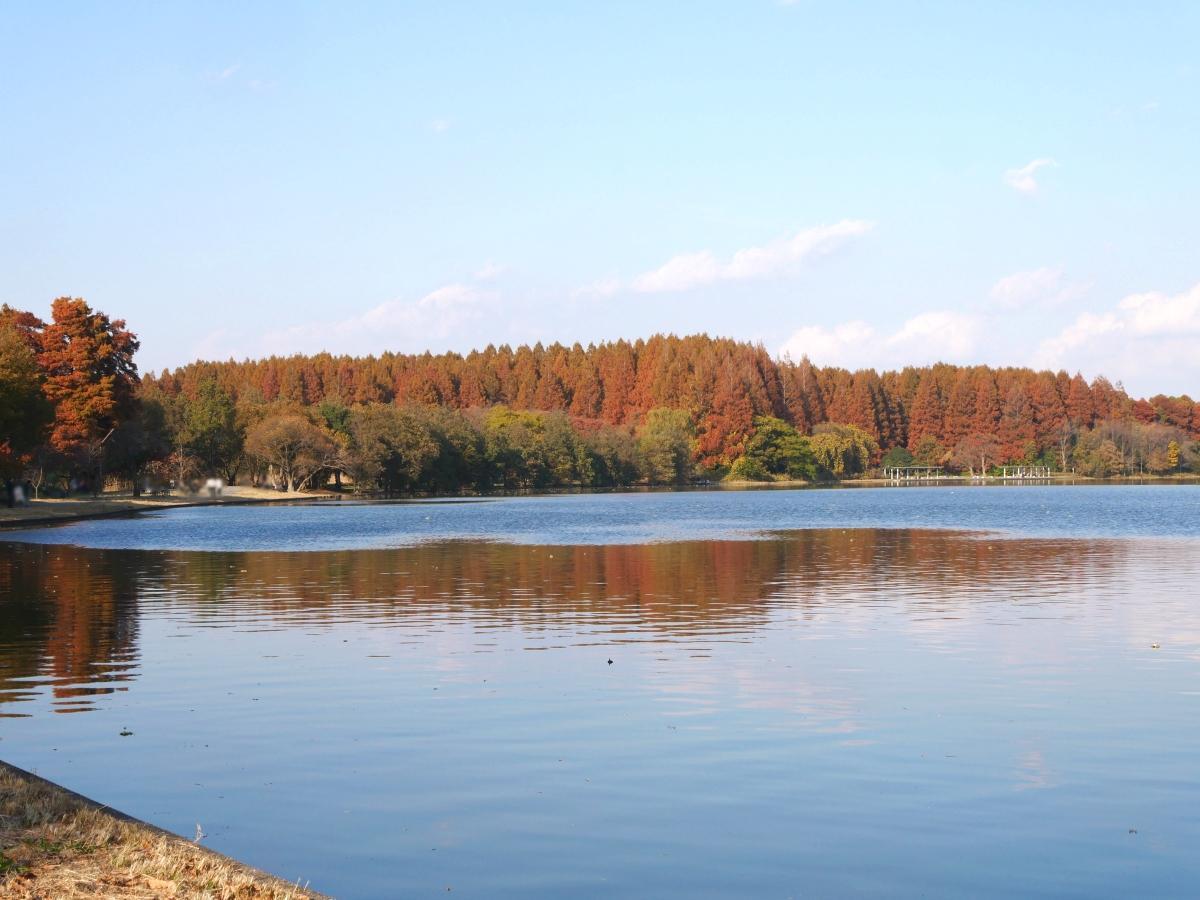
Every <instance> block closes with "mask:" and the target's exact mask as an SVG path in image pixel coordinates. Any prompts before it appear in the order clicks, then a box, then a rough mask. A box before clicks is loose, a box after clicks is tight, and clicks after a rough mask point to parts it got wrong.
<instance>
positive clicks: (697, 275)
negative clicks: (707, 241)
mask: <svg viewBox="0 0 1200 900" xmlns="http://www.w3.org/2000/svg"><path fill="white" fill-rule="evenodd" d="M720 277H721V265H720V263H718V262H717V260H716V258H715V257H714V256H713V255H712V254H711V253H710V252H709V251H707V250H702V251H701V252H699V253H685V254H681V255H680V256H676V257H673V258H671V259H669V260H667V261H666V262H665V263H663V264H662V265H661V266H659V267H658V268H657V269H655V270H654V271H652V272H643V273H642V274H641V275H639V276H637V278H635V279H633V289H634V290H635V291H638V292H639V293H643V294H652V293H658V292H660V291H686V290H688V289H689V288H694V287H698V286H699V285H702V284H711V283H712V282H714V281H716V280H717V279H719V278H720Z"/></svg>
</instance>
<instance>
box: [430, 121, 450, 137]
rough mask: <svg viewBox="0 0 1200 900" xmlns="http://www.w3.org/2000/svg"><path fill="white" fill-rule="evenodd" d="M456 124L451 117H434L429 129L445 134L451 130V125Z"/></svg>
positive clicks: (435, 132)
mask: <svg viewBox="0 0 1200 900" xmlns="http://www.w3.org/2000/svg"><path fill="white" fill-rule="evenodd" d="M452 124H454V123H453V122H451V121H450V120H449V119H434V120H433V121H432V122H430V123H429V129H430V130H431V131H432V132H433V133H434V134H445V133H446V132H447V131H449V130H450V126H451V125H452Z"/></svg>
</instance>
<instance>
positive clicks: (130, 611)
mask: <svg viewBox="0 0 1200 900" xmlns="http://www.w3.org/2000/svg"><path fill="white" fill-rule="evenodd" d="M2 546H3V550H2V551H0V596H2V597H3V598H4V600H3V601H2V604H3V605H2V606H0V610H2V612H3V615H0V704H4V706H3V709H4V710H5V712H6V714H8V715H13V714H19V713H20V707H19V705H16V704H19V702H20V701H22V700H28V699H30V698H32V697H34V696H37V693H38V690H39V689H40V688H42V687H48V688H49V689H50V690H51V691H52V693H53V697H54V700H55V703H54V708H55V710H56V711H58V712H73V711H79V710H84V709H87V708H89V707H90V706H92V705H93V704H94V703H95V702H96V699H97V697H99V696H102V695H104V694H107V693H110V692H112V691H116V690H125V686H126V683H127V682H129V681H130V680H132V679H134V678H135V677H136V674H137V670H138V649H137V635H138V621H139V611H140V610H141V609H143V608H145V609H148V610H151V611H153V612H154V613H155V614H156V615H166V616H169V617H171V618H172V619H173V620H175V621H178V622H181V623H182V624H183V626H184V627H186V628H192V629H196V628H211V627H229V628H235V629H239V630H258V629H269V628H296V627H304V628H314V627H318V628H319V627H328V626H332V625H336V624H343V623H348V622H361V623H366V624H368V625H371V626H373V627H381V628H403V629H406V630H408V631H410V632H411V633H412V635H413V636H414V638H422V637H425V636H427V635H428V632H429V630H430V629H437V628H441V627H445V626H450V625H455V624H464V623H469V624H471V625H472V626H473V627H475V628H476V629H477V632H476V634H477V637H478V638H479V641H478V643H479V646H477V647H476V648H475V649H476V650H481V651H486V649H487V646H486V645H487V641H486V640H483V638H482V637H481V636H482V635H486V634H487V630H488V629H504V630H512V629H517V630H519V631H520V633H521V635H522V640H523V642H524V646H525V649H530V650H544V649H553V648H555V647H562V646H567V645H589V644H612V645H619V644H625V643H638V642H650V643H663V644H671V643H676V644H678V643H684V644H695V645H696V647H695V649H697V650H699V651H704V650H705V649H706V647H707V645H709V644H711V643H713V642H744V643H748V642H752V641H754V640H755V639H756V637H758V636H761V632H763V631H764V630H765V629H767V628H769V627H770V626H771V623H772V621H773V619H774V618H776V617H778V616H779V615H780V614H783V615H786V617H788V618H789V619H791V620H793V621H804V620H806V619H812V618H813V617H815V616H817V615H818V614H819V613H820V612H821V611H822V610H825V609H828V608H831V607H837V608H840V609H841V610H842V614H843V616H846V617H850V618H851V619H852V618H853V617H854V616H858V615H861V614H862V612H863V610H869V609H870V608H871V607H874V606H877V605H889V606H892V605H898V606H899V608H900V609H901V611H902V612H903V614H904V615H905V616H906V617H907V618H908V619H909V621H910V627H911V628H913V629H918V630H921V629H923V630H925V631H927V632H928V633H929V634H931V635H936V633H937V631H938V623H939V622H942V621H946V620H953V619H956V618H958V617H961V616H964V615H968V614H970V613H971V612H972V611H974V612H975V613H978V612H979V611H980V610H981V609H986V606H987V604H989V603H1002V604H1011V603H1014V602H1020V601H1021V600H1022V598H1028V597H1036V600H1037V602H1039V603H1046V602H1053V601H1054V600H1055V598H1057V597H1077V596H1078V595H1079V594H1080V592H1081V591H1083V592H1086V591H1087V590H1088V589H1089V585H1095V586H1097V587H1098V588H1099V589H1101V590H1103V591H1110V590H1111V589H1112V574H1113V572H1114V571H1115V570H1118V569H1121V568H1122V567H1125V566H1127V565H1128V564H1129V561H1130V556H1131V554H1133V553H1135V550H1134V549H1133V548H1135V547H1139V546H1140V547H1141V548H1142V550H1141V552H1142V553H1143V554H1144V553H1145V548H1146V547H1147V546H1151V547H1153V546H1155V545H1153V544H1145V543H1143V544H1140V545H1138V544H1130V543H1128V542H1119V541H1109V542H1104V541H1083V540H1067V541H1062V540H1054V541H1048V540H993V539H989V538H987V537H986V536H982V537H981V536H978V535H974V534H970V533H947V532H933V531H922V530H912V531H899V530H826V531H804V532H793V533H788V534H780V535H778V536H777V537H776V539H773V540H758V541H693V542H680V543H670V544H652V545H619V546H577V547H533V546H523V545H510V544H494V543H484V542H467V541H458V542H446V543H440V544H430V545H420V546H415V547H406V548H401V549H395V550H366V551H339V552H314V553H301V552H297V553H253V552H252V553H189V552H179V551H123V550H88V549H80V548H75V547H69V546H41V545H28V544H8V545H2ZM1031 588H1035V590H1034V591H1033V592H1032V593H1031ZM759 693H764V694H765V693H769V691H767V690H765V689H763V690H760V691H759Z"/></svg>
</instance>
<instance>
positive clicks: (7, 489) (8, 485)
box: [4, 478, 16, 509]
mask: <svg viewBox="0 0 1200 900" xmlns="http://www.w3.org/2000/svg"><path fill="white" fill-rule="evenodd" d="M15 499H16V497H15V496H14V493H13V481H12V479H11V478H5V479H4V502H5V504H6V505H7V506H8V508H9V509H12V507H13V501H14V500H15Z"/></svg>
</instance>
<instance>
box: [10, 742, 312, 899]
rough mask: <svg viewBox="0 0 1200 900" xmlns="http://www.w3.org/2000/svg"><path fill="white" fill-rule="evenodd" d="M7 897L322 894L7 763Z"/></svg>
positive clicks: (297, 896) (273, 896)
mask: <svg viewBox="0 0 1200 900" xmlns="http://www.w3.org/2000/svg"><path fill="white" fill-rule="evenodd" d="M0 897H3V898H5V900H8V898H11V900H82V898H85V897H86V898H91V900H95V898H112V900H135V898H136V900H151V898H153V900H157V898H178V900H193V898H196V900H198V898H215V900H308V898H319V897H320V895H319V894H316V893H313V892H311V891H309V890H307V889H306V888H303V887H299V886H297V885H291V884H288V883H287V882H284V881H280V880H279V879H276V878H273V877H271V876H269V875H265V874H263V873H261V872H258V871H256V870H254V869H251V868H249V867H247V866H243V865H241V864H240V863H238V862H235V861H234V860H231V859H228V858H226V857H224V856H221V855H219V854H216V853H212V852H210V851H208V850H205V849H203V848H200V847H197V846H196V845H194V844H192V843H190V842H188V841H185V840H184V839H182V838H179V837H175V836H174V835H169V834H167V833H165V832H162V831H159V830H157V829H155V828H152V827H149V826H146V825H143V824H141V823H139V822H134V821H129V820H126V819H125V818H123V817H121V816H120V815H119V814H114V813H112V812H110V811H107V810H105V809H103V808H101V807H99V806H97V805H95V804H93V803H91V801H88V800H85V799H84V798H82V797H79V796H78V795H76V794H72V793H70V792H69V791H64V790H62V789H61V788H58V787H56V786H55V785H52V784H50V783H49V782H47V781H43V780H42V779H40V778H37V777H36V776H30V775H28V773H25V772H22V771H21V770H19V769H12V768H10V767H7V766H5V765H4V764H3V763H0Z"/></svg>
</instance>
